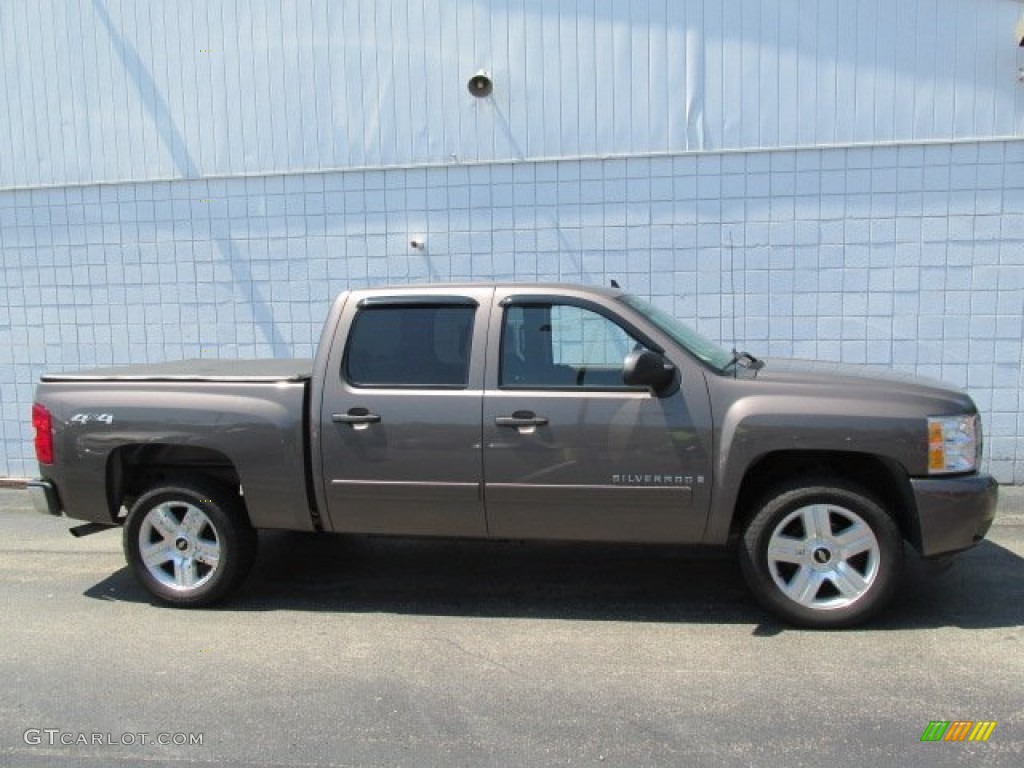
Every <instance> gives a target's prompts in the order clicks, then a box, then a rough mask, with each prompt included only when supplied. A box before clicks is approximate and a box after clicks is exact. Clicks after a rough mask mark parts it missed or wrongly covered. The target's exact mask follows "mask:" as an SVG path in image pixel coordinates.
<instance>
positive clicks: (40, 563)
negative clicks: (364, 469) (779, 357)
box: [0, 489, 1024, 768]
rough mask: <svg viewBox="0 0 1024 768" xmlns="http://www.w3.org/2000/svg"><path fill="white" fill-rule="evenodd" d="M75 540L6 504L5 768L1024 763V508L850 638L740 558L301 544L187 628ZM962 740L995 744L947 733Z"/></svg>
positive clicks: (266, 541)
mask: <svg viewBox="0 0 1024 768" xmlns="http://www.w3.org/2000/svg"><path fill="white" fill-rule="evenodd" d="M73 524H74V523H73V522H72V521H69V520H66V519H59V518H48V517H44V516H41V515H38V514H36V513H34V512H32V511H31V510H30V509H29V505H28V499H27V496H26V495H25V494H24V492H21V491H0V534H2V535H0V681H2V682H0V765H4V766H7V765H9V766H27V767H29V768H32V767H34V766H49V765H67V766H88V767H89V768H93V767H99V766H129V765H133V766H134V765H142V766H146V767H147V768H149V767H151V766H161V765H167V766H179V765H181V764H186V763H187V764H197V765H207V764H208V765H239V766H241V765H252V766H311V765H328V766H416V767H417V768H419V767H420V766H445V767H446V768H447V767H449V766H474V767H476V766H502V767H503V768H504V767H505V766H547V765H552V766H554V765H601V766H605V765H619V766H630V767H631V768H632V767H634V766H662V765H665V766H696V767H699V766H709V767H710V766H715V767H716V768H717V766H755V765H756V766H772V765H779V766H819V765H830V766H833V767H834V766H846V765H850V766H853V765H856V766H864V765H901V766H932V765H999V766H1020V765H1022V764H1024V695H1022V690H1024V628H1022V624H1024V494H1022V493H1021V491H1020V490H1018V489H1009V490H1006V489H1004V492H1003V495H1002V501H1001V505H1000V514H999V517H998V518H997V521H996V525H995V526H994V527H993V529H992V531H991V533H990V536H989V540H988V541H986V542H983V543H982V544H981V545H980V546H978V547H976V548H975V549H973V550H971V551H970V552H967V553H965V554H963V555H962V556H960V557H959V558H958V559H957V561H956V562H955V563H954V564H953V565H952V566H951V567H949V568H945V569H940V568H936V567H934V566H931V565H929V564H925V563H922V562H920V561H919V560H917V559H916V558H911V559H910V562H909V567H908V569H907V573H906V577H905V579H904V583H903V588H902V590H901V592H900V595H899V597H898V599H897V601H896V604H895V605H894V606H893V608H892V610H890V611H889V612H888V613H887V614H886V615H885V616H884V617H882V618H881V619H880V620H878V621H876V622H874V623H873V624H872V625H871V626H869V627H866V628H863V629H857V630H849V631H843V632H812V631H804V630H794V629H790V628H787V627H785V626H782V625H780V624H778V623H777V622H775V621H774V620H773V619H772V618H771V617H770V616H769V615H767V614H766V613H765V612H764V611H763V610H762V609H761V608H759V607H758V606H757V605H756V604H755V603H754V602H753V600H752V599H751V598H750V596H749V594H748V593H747V591H746V588H745V587H744V585H743V582H742V579H741V577H740V574H739V570H738V567H737V566H736V563H735V561H734V558H733V557H732V556H731V555H730V554H728V553H725V552H719V551H710V552H709V551H701V550H692V549H680V548H660V547H636V546H627V547H622V546H609V545H563V544H518V543H500V542H452V541H426V540H409V539H396V540H387V539H375V538H360V537H316V536H311V535H303V534H289V533H274V534H264V535H262V536H261V542H260V543H261V552H260V559H259V561H258V563H257V566H256V569H255V571H254V573H253V575H252V577H251V578H250V579H249V581H248V582H247V584H246V586H245V588H244V589H243V591H242V593H241V594H240V595H239V596H238V597H237V598H236V599H234V600H232V601H231V602H229V603H227V604H225V605H224V606H222V607H219V608H216V609H210V610H200V611H196V610H191V611H190V610H175V609H169V608H163V607H158V606H156V605H154V604H152V603H151V601H150V600H149V599H148V597H147V596H146V593H144V592H143V591H142V589H141V588H140V587H139V586H137V585H136V583H135V582H134V580H133V579H132V577H131V575H130V574H129V573H128V571H127V570H126V568H125V565H124V560H123V555H122V553H121V541H120V535H119V532H117V531H110V532H104V533H100V534H97V535H94V536H90V537H87V538H84V539H78V540H76V539H73V538H72V537H70V536H69V535H68V533H67V529H68V528H69V527H71V526H72V525H73ZM955 720H971V721H994V722H995V723H996V726H995V728H994V729H993V730H992V733H991V736H990V737H989V740H988V741H987V742H985V743H978V742H969V741H964V742H934V743H932V742H922V741H921V735H922V733H923V732H924V730H925V728H926V727H927V726H928V724H929V722H931V721H955ZM161 741H162V742H167V743H158V742H161ZM197 742H199V743H197Z"/></svg>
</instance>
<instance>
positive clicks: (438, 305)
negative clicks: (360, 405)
mask: <svg viewBox="0 0 1024 768" xmlns="http://www.w3.org/2000/svg"><path fill="white" fill-rule="evenodd" d="M469 307H471V308H472V310H473V312H472V314H471V315H470V325H469V339H468V347H467V349H466V380H465V382H464V383H462V384H394V383H392V384H365V383H360V382H356V381H354V380H353V379H352V376H351V374H350V372H349V357H350V355H351V352H352V337H353V333H354V331H355V327H356V322H357V321H358V319H359V316H360V315H361V314H363V312H365V311H367V310H369V311H371V312H372V311H375V310H380V309H395V308H407V309H459V308H469ZM479 307H480V303H479V302H478V301H476V300H475V299H471V298H469V297H468V296H370V297H368V298H365V299H363V300H362V301H360V302H359V303H357V304H356V312H355V314H354V315H353V316H352V320H351V322H350V323H349V324H348V334H347V335H346V337H345V351H344V353H343V354H342V356H341V365H340V366H339V368H340V370H339V371H338V374H339V378H340V379H341V381H342V382H343V383H345V384H346V385H348V386H349V387H351V388H353V389H361V390H395V389H397V390H406V391H423V390H431V391H433V390H448V391H456V392H457V391H460V390H468V389H469V388H470V379H471V378H472V373H473V335H474V334H475V332H476V322H477V309H479Z"/></svg>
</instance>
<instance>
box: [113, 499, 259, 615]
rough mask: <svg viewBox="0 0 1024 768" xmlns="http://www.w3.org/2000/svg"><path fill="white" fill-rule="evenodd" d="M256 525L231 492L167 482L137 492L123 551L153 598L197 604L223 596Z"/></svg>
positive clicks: (247, 559) (240, 569)
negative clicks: (167, 483)
mask: <svg viewBox="0 0 1024 768" xmlns="http://www.w3.org/2000/svg"><path fill="white" fill-rule="evenodd" d="M256 544H257V539H256V531H254V530H253V528H252V526H251V525H250V524H249V521H248V519H247V518H246V515H245V510H244V509H243V507H242V504H241V502H240V500H239V498H238V496H237V495H233V494H231V493H230V492H229V491H227V490H226V489H221V488H220V487H218V486H215V485H209V484H206V483H191V482H190V483H185V482H182V483H173V484H169V485H165V486H162V487H159V488H154V489H152V490H150V491H149V492H148V493H146V494H144V495H143V496H141V497H139V499H138V501H136V502H135V503H134V504H133V505H132V508H131V511H130V512H129V513H128V520H127V521H126V522H125V526H124V553H125V557H126V559H127V560H128V564H129V565H130V566H131V568H132V570H133V571H134V573H135V576H136V578H138V579H139V581H140V582H141V583H142V585H143V586H144V587H145V588H146V589H147V590H148V591H149V592H150V593H151V594H152V595H153V596H154V597H156V598H157V599H159V600H161V601H162V602H165V603H169V604H171V605H177V606H187V607H201V606H205V605H210V604H211V603H214V602H216V601H217V600H220V599H222V598H223V597H225V596H227V595H228V594H229V593H230V592H232V591H233V590H234V589H236V588H237V587H238V586H239V585H240V584H241V583H242V581H243V580H244V579H245V577H246V575H247V574H248V572H249V569H250V568H251V567H252V564H253V562H254V561H255V559H256Z"/></svg>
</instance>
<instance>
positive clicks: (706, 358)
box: [619, 294, 733, 371]
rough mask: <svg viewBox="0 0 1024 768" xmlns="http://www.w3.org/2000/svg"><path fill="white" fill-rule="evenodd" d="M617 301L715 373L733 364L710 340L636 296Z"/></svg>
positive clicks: (729, 357) (730, 358) (727, 354)
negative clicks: (635, 312) (634, 311)
mask: <svg viewBox="0 0 1024 768" xmlns="http://www.w3.org/2000/svg"><path fill="white" fill-rule="evenodd" d="M619 299H620V300H621V301H622V302H623V303H624V304H627V305H628V306H630V307H632V308H633V309H635V310H636V311H637V312H639V313H640V314H642V315H643V316H644V317H646V318H647V319H648V320H650V321H651V322H652V323H653V324H654V325H655V326H657V328H658V329H659V330H661V331H662V332H664V333H666V334H668V335H669V336H671V337H672V340H673V341H675V342H676V343H677V344H679V345H680V346H681V347H683V348H684V349H686V350H687V351H688V352H690V353H691V354H692V355H693V356H694V357H696V358H697V359H698V360H700V361H701V362H704V363H707V364H708V365H710V366H711V367H712V368H714V369H715V370H716V371H722V370H724V369H725V367H726V366H728V365H729V364H730V363H732V362H733V356H732V355H731V354H730V353H729V352H727V351H725V350H724V349H722V348H721V347H720V346H718V345H717V344H715V342H713V341H711V340H710V339H706V338H704V337H703V336H701V335H700V334H699V333H697V332H696V331H695V330H693V329H692V328H690V327H689V326H687V325H684V324H683V323H681V322H679V321H678V320H676V319H675V318H674V317H672V315H670V314H669V313H668V312H665V311H664V310H662V309H659V308H658V307H656V306H654V305H653V304H651V303H649V302H646V301H644V300H643V299H641V298H638V297H636V296H631V295H629V294H626V295H625V296H620V297H619Z"/></svg>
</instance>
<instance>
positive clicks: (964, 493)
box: [910, 474, 999, 557]
mask: <svg viewBox="0 0 1024 768" xmlns="http://www.w3.org/2000/svg"><path fill="white" fill-rule="evenodd" d="M910 485H911V488H912V489H913V491H914V500H915V501H916V502H917V524H918V530H919V536H918V541H917V542H916V543H917V544H918V549H919V550H920V552H921V554H922V555H924V556H925V557H935V556H936V555H944V554H949V553H952V552H958V551H960V550H962V549H968V548H969V547H973V546H974V545H975V544H977V543H978V542H979V541H981V540H982V539H983V538H984V537H985V534H986V533H988V529H989V528H990V527H991V526H992V521H993V520H994V519H995V516H996V502H997V501H998V500H999V485H998V484H997V483H996V481H995V480H994V479H993V478H992V477H990V476H989V475H980V474H979V475H968V476H966V477H929V478H911V480H910Z"/></svg>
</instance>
